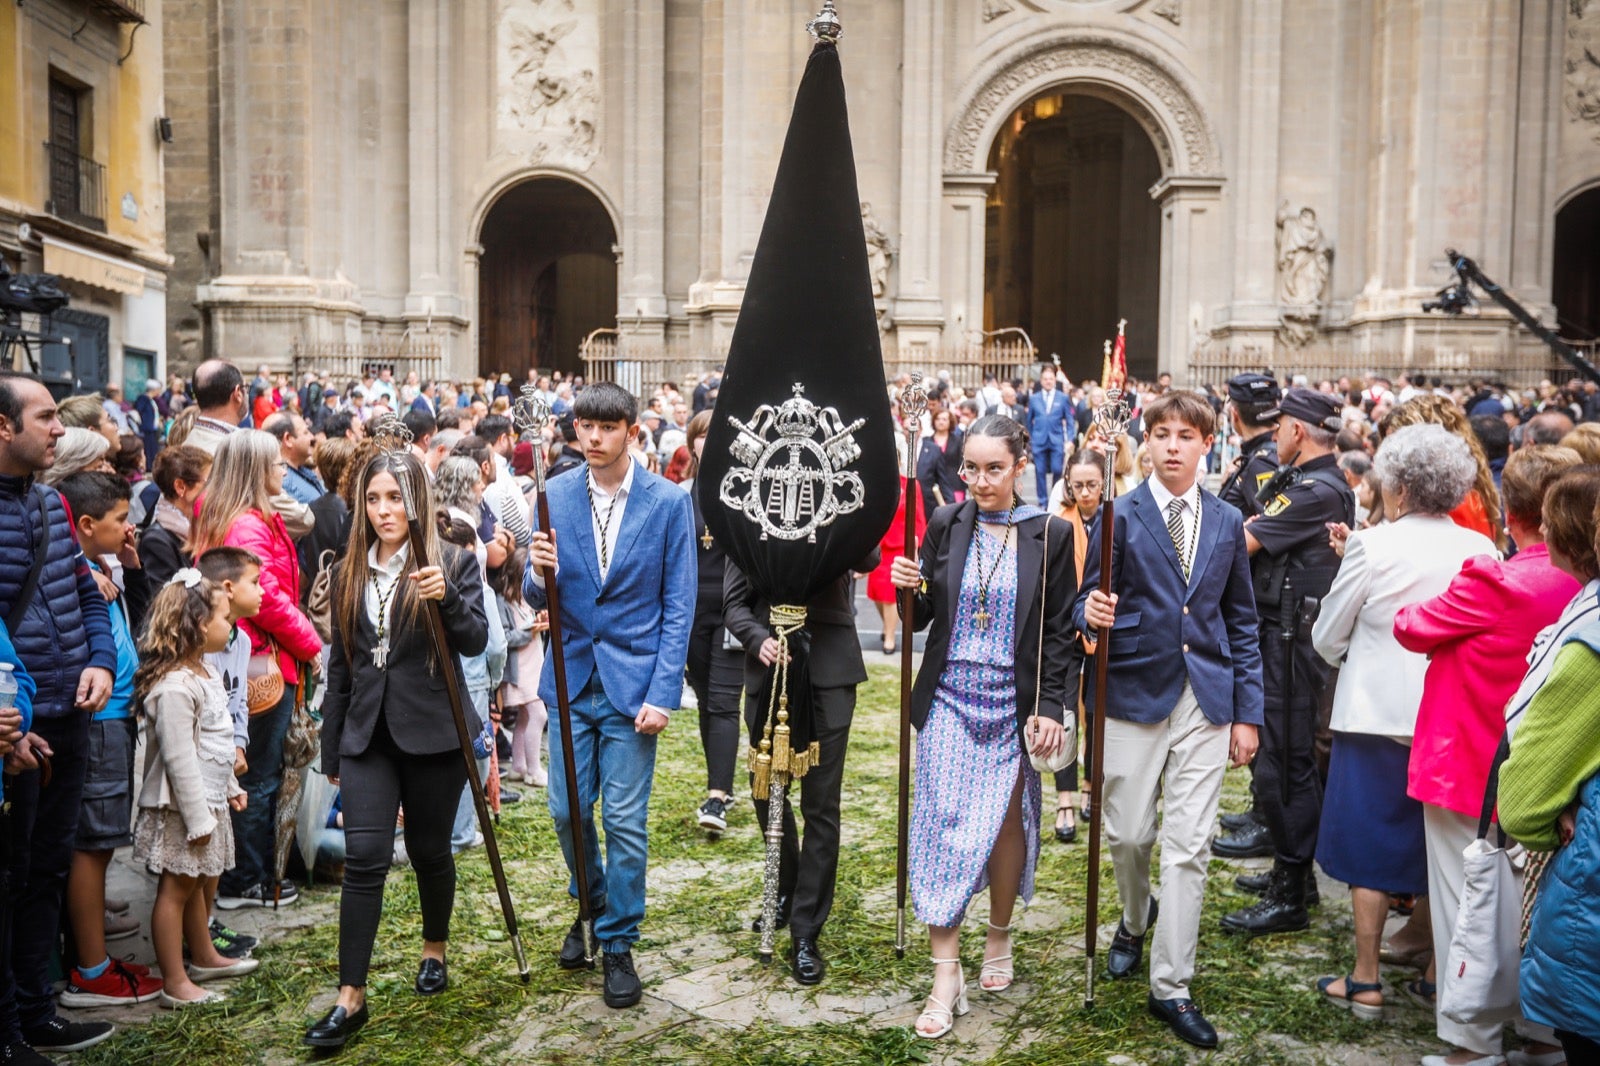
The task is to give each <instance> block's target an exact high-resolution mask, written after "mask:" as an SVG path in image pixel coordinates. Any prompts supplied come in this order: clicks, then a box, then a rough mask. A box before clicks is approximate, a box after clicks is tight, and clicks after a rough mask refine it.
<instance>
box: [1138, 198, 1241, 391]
mask: <svg viewBox="0 0 1600 1066" xmlns="http://www.w3.org/2000/svg"><path fill="white" fill-rule="evenodd" d="M1150 195H1151V196H1152V197H1153V198H1154V199H1155V201H1156V203H1157V204H1158V205H1159V206H1160V208H1161V310H1160V329H1159V336H1160V347H1161V352H1160V358H1159V365H1160V368H1161V369H1163V370H1170V371H1172V376H1173V379H1174V380H1175V381H1177V382H1178V383H1179V384H1188V381H1189V373H1188V369H1189V355H1190V353H1191V352H1192V351H1193V350H1194V347H1195V345H1196V343H1197V341H1198V340H1199V337H1198V336H1197V333H1198V332H1199V331H1200V330H1207V329H1209V328H1210V325H1211V323H1209V322H1206V321H1203V320H1202V321H1200V322H1198V323H1196V322H1194V321H1193V320H1194V318H1195V317H1196V316H1197V315H1199V316H1202V318H1203V316H1204V314H1205V309H1206V308H1207V307H1212V306H1216V304H1217V303H1218V302H1219V297H1220V296H1221V295H1222V294H1221V293H1220V292H1218V291H1216V290H1217V289H1219V288H1220V284H1221V283H1222V278H1223V272H1222V271H1218V270H1216V269H1213V268H1212V263H1213V262H1214V255H1213V253H1212V249H1214V248H1215V247H1216V242H1217V240H1218V238H1219V237H1220V235H1221V233H1222V220H1221V218H1220V213H1221V208H1222V179H1220V178H1192V177H1189V178H1181V177H1180V178H1162V179H1161V180H1160V181H1159V182H1157V183H1156V184H1155V186H1154V187H1153V188H1152V189H1151V190H1150ZM1197 326H1198V327H1199V329H1198V330H1197V328H1196V327H1197ZM1270 351H1271V349H1270V348H1269V349H1267V354H1270Z"/></svg>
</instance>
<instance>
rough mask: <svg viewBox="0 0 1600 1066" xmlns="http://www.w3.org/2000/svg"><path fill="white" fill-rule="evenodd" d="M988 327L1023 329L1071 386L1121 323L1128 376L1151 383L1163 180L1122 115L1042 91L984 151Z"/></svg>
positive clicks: (1064, 93)
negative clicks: (1055, 359) (990, 177)
mask: <svg viewBox="0 0 1600 1066" xmlns="http://www.w3.org/2000/svg"><path fill="white" fill-rule="evenodd" d="M988 169H989V170H990V171H991V172H993V173H994V174H995V175H996V179H995V183H994V185H993V186H992V187H991V188H990V190H989V196H988V201H987V204H986V209H985V215H986V217H985V229H986V235H987V240H986V242H985V254H984V322H985V327H984V328H985V329H997V328H1000V327H1002V326H1021V327H1023V328H1024V329H1026V330H1027V331H1028V333H1029V334H1030V335H1031V337H1032V339H1033V343H1034V344H1035V345H1036V346H1037V347H1038V349H1039V352H1040V353H1041V355H1044V356H1049V355H1052V354H1059V356H1060V358H1061V364H1062V367H1063V369H1064V370H1065V371H1066V373H1067V376H1068V377H1069V378H1071V379H1072V380H1074V381H1078V380H1082V379H1083V378H1099V377H1100V374H1101V368H1102V363H1103V344H1102V342H1103V341H1104V340H1105V339H1107V338H1109V337H1111V336H1113V335H1114V334H1115V332H1116V325H1117V321H1118V319H1123V318H1125V319H1127V322H1128V326H1127V333H1128V354H1129V371H1130V372H1131V373H1133V374H1135V375H1136V376H1142V377H1153V376H1154V374H1155V371H1156V359H1157V355H1156V353H1157V352H1158V351H1159V350H1160V349H1159V332H1160V302H1161V300H1160V290H1161V280H1160V266H1161V214H1160V208H1159V206H1158V205H1157V204H1156V202H1155V201H1154V200H1153V199H1151V197H1150V189H1151V187H1152V186H1153V185H1155V184H1156V182H1158V181H1159V180H1160V178H1161V170H1162V167H1161V161H1160V159H1159V157H1158V156H1157V153H1156V146H1155V144H1154V143H1153V142H1152V141H1151V139H1150V136H1149V134H1148V133H1147V132H1146V131H1145V129H1144V127H1143V126H1142V125H1140V123H1139V122H1138V121H1137V120H1136V119H1135V117H1134V116H1133V115H1132V114H1130V113H1129V112H1128V111H1126V110H1124V109H1123V108H1121V107H1118V106H1117V105H1115V104H1112V103H1109V102H1107V101H1105V100H1103V99H1099V98H1097V97H1094V96H1089V95H1084V94H1081V93H1074V92H1072V91H1070V90H1066V89H1052V90H1047V91H1045V92H1043V93H1041V94H1039V95H1037V96H1035V97H1033V98H1032V99H1030V100H1028V101H1027V102H1026V103H1024V104H1022V106H1020V107H1018V108H1017V109H1016V110H1015V111H1014V112H1013V113H1012V115H1011V117H1010V118H1009V119H1008V120H1007V121H1006V122H1005V124H1004V125H1003V126H1002V127H1001V129H1000V132H999V134H998V135H997V136H996V137H995V140H994V144H993V145H992V147H991V148H990V153H989V166H988Z"/></svg>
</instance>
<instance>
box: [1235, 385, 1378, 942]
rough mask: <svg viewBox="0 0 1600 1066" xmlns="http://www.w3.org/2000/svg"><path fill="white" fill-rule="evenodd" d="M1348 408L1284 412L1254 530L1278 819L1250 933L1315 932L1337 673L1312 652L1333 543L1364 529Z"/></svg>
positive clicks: (1261, 781) (1275, 413) (1266, 743)
mask: <svg viewBox="0 0 1600 1066" xmlns="http://www.w3.org/2000/svg"><path fill="white" fill-rule="evenodd" d="M1339 415H1340V411H1339V402H1338V400H1337V399H1336V398H1335V397H1333V396H1325V395H1323V394H1322V393H1319V392H1315V391H1313V390H1311V389H1304V388H1292V389H1290V390H1288V391H1287V392H1285V393H1284V394H1283V398H1282V400H1280V401H1279V403H1278V406H1277V407H1276V408H1272V409H1269V410H1268V411H1266V412H1264V413H1263V417H1272V418H1274V419H1276V421H1277V427H1278V428H1277V431H1276V433H1275V437H1276V443H1277V452H1278V456H1279V457H1280V458H1281V459H1282V461H1283V466H1282V467H1281V468H1280V469H1279V471H1278V472H1277V473H1276V474H1274V475H1273V477H1272V478H1270V479H1268V481H1267V482H1266V483H1265V484H1264V485H1263V486H1262V488H1261V491H1260V492H1259V493H1258V503H1260V505H1261V514H1260V515H1259V516H1258V517H1256V518H1252V519H1250V520H1249V521H1247V522H1246V523H1245V527H1244V529H1245V534H1244V536H1245V543H1246V545H1247V546H1248V547H1249V550H1250V565H1251V572H1252V574H1253V577H1254V580H1255V590H1256V607H1257V610H1258V611H1259V612H1260V616H1261V629H1260V634H1261V660H1262V682H1263V687H1264V688H1265V690H1266V708H1265V721H1264V723H1263V725H1262V729H1261V750H1260V753H1259V755H1258V756H1257V758H1256V770H1255V784H1254V793H1255V800H1256V809H1257V810H1258V811H1259V813H1260V815H1261V817H1262V820H1263V821H1264V822H1265V823H1266V829H1267V834H1268V836H1269V839H1270V843H1271V848H1272V854H1273V867H1272V872H1271V873H1270V874H1269V875H1268V876H1267V878H1266V884H1265V885H1264V886H1261V885H1260V884H1259V882H1257V883H1256V885H1254V886H1252V885H1251V884H1249V883H1241V885H1240V887H1243V888H1247V889H1248V888H1251V887H1262V888H1264V895H1263V897H1262V899H1261V901H1260V902H1259V903H1256V904H1254V905H1253V906H1250V907H1246V908H1245V909H1243V910H1240V911H1235V912H1234V913H1232V914H1229V915H1228V916H1227V917H1225V918H1223V919H1222V925H1223V928H1225V929H1227V930H1229V931H1232V932H1238V933H1248V934H1259V933H1275V932H1292V931H1295V930H1298V929H1304V928H1306V927H1307V926H1308V925H1310V918H1309V916H1308V915H1307V913H1306V896H1307V892H1308V890H1309V889H1310V888H1314V887H1315V884H1316V882H1315V878H1314V875H1313V873H1312V869H1311V860H1312V856H1313V855H1314V854H1315V852H1316V846H1317V822H1318V820H1319V819H1320V817H1321V813H1322V782H1321V779H1320V778H1319V777H1318V774H1317V763H1316V751H1315V731H1316V725H1317V700H1318V696H1319V694H1320V693H1321V691H1322V687H1323V685H1324V684H1325V683H1326V681H1327V676H1328V667H1327V664H1326V663H1324V662H1323V661H1322V659H1321V657H1320V656H1319V655H1317V654H1316V652H1315V650H1313V648H1312V646H1311V624H1312V622H1313V621H1314V620H1315V618H1316V608H1317V606H1318V604H1319V603H1320V601H1321V599H1322V597H1323V596H1324V595H1326V594H1327V591H1328V589H1329V587H1330V586H1332V584H1333V578H1334V575H1335V573H1336V572H1337V571H1338V568H1339V557H1338V555H1336V554H1335V553H1334V551H1333V549H1332V548H1330V547H1329V545H1328V529H1327V524H1328V523H1329V522H1344V523H1346V524H1350V523H1353V522H1354V521H1355V508H1356V503H1355V496H1354V494H1352V493H1351V491H1350V486H1349V485H1348V484H1346V483H1345V479H1344V475H1343V473H1342V472H1341V471H1340V470H1339V463H1338V458H1337V456H1336V455H1335V454H1334V451H1333V445H1334V440H1335V438H1336V436H1337V435H1338V431H1339V428H1340V420H1339ZM1243 836H1244V834H1241V835H1239V836H1235V837H1224V838H1223V839H1221V840H1218V841H1217V842H1216V843H1215V844H1214V845H1213V846H1212V850H1213V851H1214V852H1215V853H1216V854H1218V855H1222V856H1224V857H1233V856H1237V855H1240V854H1250V853H1252V852H1253V848H1251V847H1249V845H1252V844H1253V842H1252V841H1246V840H1244V839H1242V837H1243Z"/></svg>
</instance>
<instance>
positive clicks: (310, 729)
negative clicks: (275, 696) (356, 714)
mask: <svg viewBox="0 0 1600 1066" xmlns="http://www.w3.org/2000/svg"><path fill="white" fill-rule="evenodd" d="M278 676H280V677H282V676H283V675H281V674H280V675H278ZM305 692H306V686H305V681H304V680H303V679H302V680H301V682H300V684H298V685H296V686H295V700H294V713H293V714H292V715H291V716H290V718H289V731H288V733H286V734H285V735H284V738H283V768H284V769H285V770H299V769H302V768H304V767H307V766H310V765H311V763H312V762H313V761H314V760H315V759H316V757H317V752H318V751H319V750H320V749H321V747H322V743H321V735H322V723H321V722H319V721H317V720H316V719H315V718H313V717H312V715H311V711H310V709H309V708H308V707H306V701H305Z"/></svg>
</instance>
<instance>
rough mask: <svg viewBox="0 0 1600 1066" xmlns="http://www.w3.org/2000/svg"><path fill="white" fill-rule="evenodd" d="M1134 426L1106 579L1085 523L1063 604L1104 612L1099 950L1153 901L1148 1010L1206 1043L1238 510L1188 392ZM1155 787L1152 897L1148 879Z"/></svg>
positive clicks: (1125, 971)
mask: <svg viewBox="0 0 1600 1066" xmlns="http://www.w3.org/2000/svg"><path fill="white" fill-rule="evenodd" d="M1144 426H1145V433H1146V437H1145V439H1146V442H1147V443H1148V445H1149V447H1150V452H1151V455H1152V457H1153V458H1154V460H1155V472H1154V473H1153V474H1152V476H1151V477H1150V478H1149V479H1147V480H1146V481H1144V482H1142V483H1141V484H1140V485H1139V487H1138V488H1136V489H1134V490H1133V492H1131V493H1129V494H1128V496H1127V498H1126V499H1125V500H1119V501H1117V508H1116V523H1115V524H1116V529H1115V531H1114V532H1113V534H1112V537H1113V539H1112V561H1111V573H1112V579H1111V588H1112V594H1111V595H1109V596H1106V595H1102V594H1101V593H1100V591H1099V584H1100V547H1099V540H1100V537H1101V536H1102V535H1103V534H1104V525H1103V524H1097V525H1096V527H1095V530H1094V532H1093V533H1092V535H1091V537H1090V543H1089V553H1088V560H1087V562H1088V565H1087V567H1086V572H1085V573H1084V575H1083V586H1082V591H1081V592H1080V593H1079V596H1078V602H1077V604H1076V605H1075V608H1074V612H1073V613H1074V621H1075V622H1076V623H1077V625H1078V628H1079V629H1085V630H1086V629H1087V627H1095V628H1099V627H1102V626H1110V627H1111V638H1110V640H1111V644H1110V651H1109V654H1110V670H1109V679H1108V683H1107V686H1106V701H1107V704H1108V706H1107V707H1106V708H1105V713H1104V715H1102V716H1100V717H1099V718H1098V719H1097V721H1099V722H1103V723H1104V728H1105V785H1104V790H1103V792H1102V794H1101V797H1100V798H1101V801H1102V802H1103V804H1104V811H1103V824H1104V826H1105V832H1106V843H1107V846H1108V847H1109V849H1110V851H1111V861H1112V863H1113V864H1114V866H1115V869H1116V878H1117V892H1118V894H1119V895H1120V896H1121V898H1122V906H1123V914H1122V922H1121V923H1120V924H1119V925H1118V927H1117V935H1116V937H1115V939H1113V941H1112V943H1111V950H1110V952H1109V953H1108V955H1107V960H1106V961H1107V966H1108V969H1109V971H1110V974H1111V976H1112V977H1127V976H1129V975H1131V974H1132V973H1133V972H1134V971H1135V970H1136V969H1137V968H1138V966H1139V960H1140V957H1141V955H1142V954H1143V950H1144V940H1145V934H1146V932H1147V931H1148V930H1149V929H1150V927H1151V925H1152V924H1154V923H1155V922H1156V915H1157V913H1158V910H1159V912H1161V921H1160V923H1159V924H1156V925H1155V935H1154V938H1153V939H1154V943H1153V945H1152V947H1151V950H1150V997H1149V1001H1148V1006H1149V1009H1150V1013H1151V1014H1153V1015H1155V1016H1156V1017H1157V1018H1160V1019H1161V1020H1162V1021H1164V1022H1166V1023H1167V1024H1168V1025H1169V1026H1170V1027H1171V1028H1172V1030H1173V1032H1175V1033H1176V1034H1177V1035H1178V1036H1179V1037H1181V1038H1182V1039H1184V1040H1186V1041H1188V1042H1189V1043H1191V1044H1194V1045H1196V1046H1198V1047H1205V1048H1210V1047H1215V1046H1216V1044H1217V1032H1216V1030H1215V1029H1213V1028H1212V1026H1211V1024H1210V1023H1209V1022H1207V1021H1206V1019H1205V1016H1204V1015H1202V1014H1201V1013H1200V1009H1199V1008H1198V1007H1197V1006H1195V1004H1194V1001H1193V1000H1192V999H1191V998H1190V996H1189V982H1190V980H1191V979H1192V978H1193V977H1194V959H1195V946H1196V944H1197V942H1198V940H1199V934H1200V907H1201V900H1202V897H1203V896H1204V894H1205V882H1206V867H1207V864H1208V862H1209V860H1210V856H1211V840H1210V837H1211V825H1212V822H1213V821H1214V820H1215V818H1216V814H1217V800H1218V799H1219V798H1220V797H1221V794H1222V775H1223V772H1224V771H1225V770H1226V769H1227V767H1228V766H1229V765H1230V763H1231V764H1232V765H1233V766H1243V765H1245V764H1247V763H1249V762H1250V760H1251V759H1253V758H1254V757H1255V752H1256V745H1257V736H1256V734H1257V729H1258V727H1259V726H1260V724H1261V712H1262V694H1261V646H1260V641H1259V640H1258V638H1257V633H1256V629H1257V622H1256V606H1255V595H1254V592H1253V591H1252V587H1251V583H1250V552H1249V550H1248V548H1247V547H1246V544H1245V537H1244V524H1243V519H1242V518H1241V517H1240V515H1239V512H1238V510H1236V509H1235V508H1233V507H1230V506H1228V505H1226V504H1224V503H1223V502H1222V501H1221V500H1219V499H1217V497H1216V496H1214V495H1212V494H1211V493H1209V492H1207V491H1206V490H1205V488H1204V487H1203V486H1202V485H1201V483H1200V476H1199V475H1200V461H1201V459H1202V458H1204V456H1205V455H1206V454H1207V453H1208V452H1209V451H1210V450H1211V440H1212V436H1213V433H1214V430H1215V427H1216V414H1215V413H1214V412H1213V411H1212V409H1211V405H1210V404H1209V403H1207V402H1206V401H1205V400H1204V399H1202V398H1201V397H1199V396H1197V395H1195V394H1193V393H1189V392H1171V393H1167V394H1166V395H1164V396H1160V397H1158V398H1157V399H1156V400H1155V401H1154V402H1152V403H1151V404H1150V406H1149V407H1148V408H1146V409H1145V412H1144ZM1091 696H1092V693H1091ZM1089 709H1090V712H1091V713H1094V712H1095V711H1097V710H1098V708H1095V707H1094V706H1093V705H1092V703H1091V706H1090V708H1089ZM1097 728H1098V726H1097ZM1158 801H1164V804H1163V809H1164V812H1165V813H1164V816H1163V818H1162V823H1161V827H1160V835H1161V898H1160V906H1159V908H1158V906H1157V901H1156V900H1155V899H1152V898H1151V891H1150V849H1151V846H1152V845H1153V844H1154V843H1155V841H1156V833H1157V828H1156V804H1157V802H1158Z"/></svg>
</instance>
